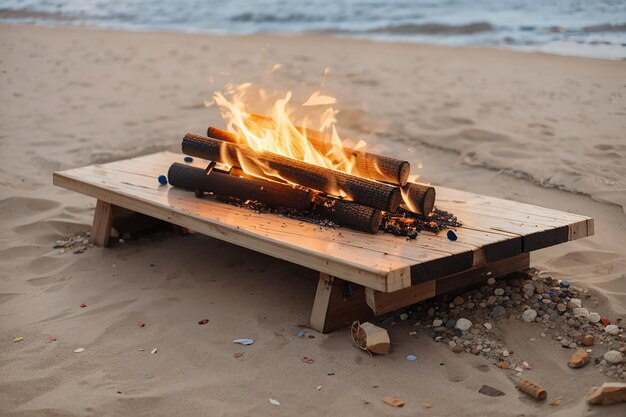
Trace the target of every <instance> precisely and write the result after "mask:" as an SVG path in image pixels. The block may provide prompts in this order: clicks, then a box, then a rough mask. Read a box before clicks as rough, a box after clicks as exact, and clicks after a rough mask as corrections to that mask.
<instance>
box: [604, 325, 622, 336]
mask: <svg viewBox="0 0 626 417" xmlns="http://www.w3.org/2000/svg"><path fill="white" fill-rule="evenodd" d="M604 331H605V332H606V333H608V334H618V333H619V327H617V326H616V325H615V324H609V325H608V326H606V327H605V328H604Z"/></svg>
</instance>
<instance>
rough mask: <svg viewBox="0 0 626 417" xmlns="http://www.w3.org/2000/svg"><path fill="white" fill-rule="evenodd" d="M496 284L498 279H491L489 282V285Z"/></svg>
mask: <svg viewBox="0 0 626 417" xmlns="http://www.w3.org/2000/svg"><path fill="white" fill-rule="evenodd" d="M495 283H496V279H495V278H489V279H488V280H487V285H493V284H495Z"/></svg>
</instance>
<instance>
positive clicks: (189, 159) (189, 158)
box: [185, 156, 193, 162]
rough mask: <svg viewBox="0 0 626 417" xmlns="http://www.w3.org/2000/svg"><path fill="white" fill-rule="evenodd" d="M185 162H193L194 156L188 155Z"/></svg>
mask: <svg viewBox="0 0 626 417" xmlns="http://www.w3.org/2000/svg"><path fill="white" fill-rule="evenodd" d="M185 162H193V158H192V157H191V156H186V157H185Z"/></svg>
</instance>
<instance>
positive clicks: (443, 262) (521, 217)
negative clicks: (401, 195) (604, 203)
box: [53, 152, 593, 292]
mask: <svg viewBox="0 0 626 417" xmlns="http://www.w3.org/2000/svg"><path fill="white" fill-rule="evenodd" d="M182 160H183V155H179V154H175V153H171V152H161V153H158V154H153V155H148V156H145V157H139V158H133V159H129V160H123V161H117V162H112V163H108V164H104V165H92V166H88V167H83V168H77V169H73V170H68V171H63V172H57V173H55V174H54V177H53V179H54V183H55V184H56V185H60V186H63V187H66V188H69V189H72V190H75V191H78V192H81V193H84V194H87V195H91V196H93V197H95V198H97V199H99V200H101V201H104V202H108V203H110V204H114V205H116V206H120V207H125V208H127V209H129V210H132V211H136V212H139V213H143V214H146V215H148V216H151V217H155V218H158V219H162V220H165V221H167V222H170V223H173V224H177V225H179V226H182V227H186V228H188V229H191V230H195V231H197V232H200V233H203V234H206V235H209V236H213V237H216V238H219V239H222V240H225V241H228V242H231V243H234V244H237V245H240V246H244V247H247V248H250V249H253V250H256V251H259V252H262V253H266V254H268V255H271V256H275V257H277V258H281V259H285V260H288V261H291V262H294V263H297V264H300V265H303V266H306V267H309V268H312V269H315V270H318V271H321V272H325V273H327V274H332V275H334V276H337V277H339V278H342V279H345V280H348V281H352V282H355V283H358V284H361V285H364V286H366V287H370V288H372V289H374V290H377V291H383V292H393V291H396V290H399V289H402V288H407V287H410V286H411V284H415V283H418V282H425V281H428V280H432V279H437V278H441V277H444V276H448V275H450V274H453V273H456V272H461V271H463V270H467V269H470V268H471V267H476V266H479V265H482V264H484V263H490V262H494V261H497V260H500V259H506V258H510V257H512V256H516V255H518V254H520V253H522V251H529V250H532V249H534V248H538V247H545V246H548V245H551V244H555V243H559V242H562V241H564V240H567V239H574V238H579V237H582V236H583V235H588V234H591V233H593V221H592V219H589V218H586V217H584V216H579V215H574V214H571V213H564V212H559V211H557V210H546V211H545V212H543V210H544V209H543V208H540V207H536V206H531V205H527V204H521V203H516V202H510V201H506V200H501V199H495V198H492V197H484V196H479V195H476V194H472V193H467V192H462V191H456V190H450V189H447V188H445V187H440V188H438V189H437V192H438V200H439V202H438V206H440V208H442V209H445V210H449V211H451V212H453V213H454V214H456V215H457V216H458V217H459V219H460V220H461V221H462V222H463V223H464V225H463V227H461V228H459V229H457V236H458V240H457V241H455V242H452V241H450V240H448V239H447V238H446V236H445V233H441V234H432V233H422V234H420V236H419V237H418V239H417V240H413V241H406V240H405V239H402V238H398V237H395V236H391V235H390V234H382V233H379V234H377V235H368V234H365V233H359V232H355V231H351V230H349V229H344V228H341V229H329V228H321V227H318V226H315V225H312V224H309V223H303V222H300V221H298V220H295V219H290V218H286V217H280V216H276V215H272V214H258V213H253V212H251V211H250V210H248V209H245V208H240V207H234V206H232V205H227V204H223V203H221V202H218V201H215V200H212V199H206V200H204V199H203V200H198V199H196V198H195V197H194V196H193V193H190V192H186V191H183V190H178V189H173V188H171V187H169V186H160V185H159V184H158V182H157V177H158V175H161V174H164V173H166V172H167V169H168V168H169V165H170V164H171V163H172V162H175V161H176V162H181V161H182ZM206 164H207V161H203V160H201V159H199V158H195V159H194V161H193V162H192V163H191V165H194V166H198V167H205V166H206ZM463 199H464V200H463ZM583 224H584V225H583ZM564 232H566V233H564Z"/></svg>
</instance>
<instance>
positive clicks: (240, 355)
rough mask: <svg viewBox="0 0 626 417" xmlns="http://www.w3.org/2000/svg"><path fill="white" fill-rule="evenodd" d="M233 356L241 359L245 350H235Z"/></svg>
mask: <svg viewBox="0 0 626 417" xmlns="http://www.w3.org/2000/svg"><path fill="white" fill-rule="evenodd" d="M233 356H234V357H235V359H239V358H241V357H242V356H243V352H235V353H234V354H233Z"/></svg>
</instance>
